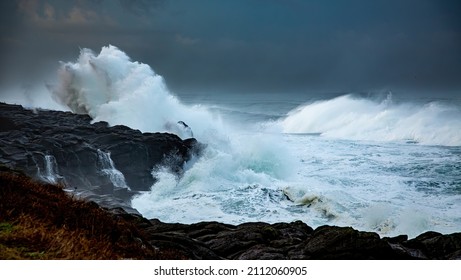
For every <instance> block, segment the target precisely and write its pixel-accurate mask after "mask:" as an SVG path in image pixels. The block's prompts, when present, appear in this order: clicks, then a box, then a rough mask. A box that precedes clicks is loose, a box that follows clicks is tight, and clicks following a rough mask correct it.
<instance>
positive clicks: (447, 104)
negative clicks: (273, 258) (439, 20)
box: [49, 46, 461, 237]
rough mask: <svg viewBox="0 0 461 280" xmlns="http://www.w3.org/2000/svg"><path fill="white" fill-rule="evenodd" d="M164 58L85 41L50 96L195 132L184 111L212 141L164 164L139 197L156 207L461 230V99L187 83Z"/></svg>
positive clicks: (233, 216)
mask: <svg viewBox="0 0 461 280" xmlns="http://www.w3.org/2000/svg"><path fill="white" fill-rule="evenodd" d="M153 67H155V66H153ZM153 67H150V66H149V65H146V64H143V63H140V62H134V61H131V60H130V58H129V57H128V55H127V54H125V53H124V52H123V51H121V50H119V49H117V48H116V47H114V46H108V47H104V48H102V50H101V52H100V53H95V52H93V51H90V50H88V49H83V50H82V51H81V53H80V56H79V58H78V59H77V60H76V61H75V62H68V63H62V65H61V67H60V68H59V70H58V75H57V82H56V83H55V84H53V85H50V86H49V93H50V96H51V98H50V100H55V102H56V103H57V104H59V106H65V107H66V108H69V109H70V110H72V111H74V112H76V113H87V114H89V115H90V116H91V117H92V118H93V120H94V121H100V120H104V121H107V122H109V124H111V125H116V124H124V125H127V126H130V127H132V128H135V129H140V130H141V131H143V132H148V131H149V132H153V131H165V132H172V133H176V134H178V135H179V136H180V137H183V138H185V137H188V135H189V134H188V133H186V132H185V131H183V130H182V127H180V126H177V125H176V124H177V122H178V121H184V122H185V123H187V124H188V125H189V127H190V128H191V129H192V132H193V135H194V137H195V138H197V139H198V140H199V141H200V142H202V143H205V144H207V148H206V149H205V150H204V152H203V155H201V156H200V157H198V158H194V159H193V160H191V161H190V162H186V163H184V169H185V172H184V174H182V175H181V176H178V175H175V174H171V173H169V172H168V170H167V169H166V168H162V167H155V168H153V169H152V175H153V176H155V177H156V178H158V179H159V180H158V182H157V183H155V184H154V185H153V186H152V187H151V189H150V190H146V191H143V192H140V193H139V194H138V195H136V196H135V197H134V198H133V200H132V202H131V204H132V206H133V207H134V208H135V209H137V210H138V211H139V212H141V213H142V214H143V215H144V216H146V217H148V218H159V219H160V220H162V221H165V222H181V223H194V222H199V221H211V220H213V221H220V222H226V223H232V224H237V223H243V222H249V221H265V222H281V221H283V222H291V221H295V220H302V221H304V222H306V223H307V224H308V225H310V226H312V227H317V226H320V225H324V224H329V225H340V226H353V227H354V228H356V229H359V230H368V231H375V232H378V233H379V234H380V235H381V236H394V235H397V234H408V235H409V236H410V237H414V236H416V235H418V234H420V233H422V232H425V231H428V230H433V231H439V232H442V233H451V232H459V231H461V215H460V213H461V104H460V100H456V99H449V100H447V99H443V100H442V99H437V98H432V99H430V98H426V99H418V98H408V97H407V98H405V99H404V98H400V97H399V96H397V95H396V94H394V95H393V94H392V93H385V94H379V95H375V94H354V93H343V94H328V95H325V94H320V93H319V94H317V95H316V94H310V95H308V96H306V95H303V94H302V93H298V94H287V93H276V94H275V93H273V94H245V93H242V92H231V93H226V94H223V93H219V92H216V93H213V92H207V93H194V94H186V93H183V94H182V95H178V94H175V93H172V92H170V91H169V90H168V87H167V82H165V80H164V78H163V77H161V76H159V75H157V74H156V73H155V72H154V70H153ZM165 79H166V80H168V77H165ZM50 107H52V108H55V107H56V104H54V105H53V104H50ZM127 187H130V186H127Z"/></svg>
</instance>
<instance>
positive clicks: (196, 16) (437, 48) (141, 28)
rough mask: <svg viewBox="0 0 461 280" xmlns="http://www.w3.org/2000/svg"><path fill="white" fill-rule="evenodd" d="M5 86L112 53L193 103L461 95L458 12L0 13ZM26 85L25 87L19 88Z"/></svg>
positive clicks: (324, 4) (226, 8) (338, 8)
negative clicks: (207, 97) (248, 97)
mask: <svg viewBox="0 0 461 280" xmlns="http://www.w3.org/2000/svg"><path fill="white" fill-rule="evenodd" d="M0 5H1V6H0V8H1V12H0V13H2V16H1V17H0V21H1V23H2V24H1V27H0V32H1V34H0V35H1V42H2V52H1V53H2V54H1V55H2V57H1V58H2V61H5V63H2V66H1V67H2V68H1V73H2V78H0V82H1V83H6V82H11V81H13V80H14V81H16V80H18V79H19V80H21V79H24V77H25V76H27V79H29V80H34V79H36V80H39V81H40V80H43V79H47V78H44V76H46V75H53V73H54V72H53V71H54V68H55V67H57V62H58V61H59V60H75V59H76V58H77V56H78V48H79V47H88V48H92V49H94V50H95V51H99V50H100V48H101V47H102V46H104V45H108V44H113V45H116V46H118V47H120V48H121V49H122V50H124V51H126V52H127V54H128V55H129V56H130V57H131V58H132V59H133V60H138V61H141V62H144V63H148V64H149V65H151V66H152V68H153V69H154V70H155V71H156V72H158V73H159V74H161V75H163V76H164V77H165V79H166V82H167V84H168V86H169V87H170V88H172V89H173V90H174V91H178V92H188V91H203V90H212V91H233V90H241V91H259V92H264V91H274V92H285V91H309V90H319V91H343V92H344V91H355V90H357V91H364V90H373V89H414V90H418V89H431V90H432V89H434V90H461V52H460V51H459V50H461V21H460V17H459V14H461V4H459V1H435V0H434V1H431V0H418V1H416V0H405V1H394V0H389V1H359V0H352V1H339V0H336V1H298V0H290V1H260V0H251V1H206V0H203V1H187V0H176V1H166V0H158V1H135V0H120V1H104V0H98V1H90V0H80V1H52V0H47V1H44V0H43V1H42V0H18V1H14V2H11V1H1V4H0ZM18 77H19V78H18Z"/></svg>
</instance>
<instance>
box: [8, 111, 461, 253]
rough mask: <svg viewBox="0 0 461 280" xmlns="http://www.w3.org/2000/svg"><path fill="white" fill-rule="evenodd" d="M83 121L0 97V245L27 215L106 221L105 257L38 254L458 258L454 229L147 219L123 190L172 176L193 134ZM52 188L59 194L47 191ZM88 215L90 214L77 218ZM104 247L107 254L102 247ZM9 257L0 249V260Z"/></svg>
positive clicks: (192, 150) (83, 230) (37, 219)
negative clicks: (160, 171)
mask: <svg viewBox="0 0 461 280" xmlns="http://www.w3.org/2000/svg"><path fill="white" fill-rule="evenodd" d="M90 121H91V120H90V118H89V117H88V116H86V115H75V114H72V113H68V112H55V111H46V110H38V111H31V110H26V109H24V108H22V107H21V106H17V105H8V104H4V103H1V104H0V171H1V172H0V175H1V176H0V177H1V179H2V180H1V185H0V194H2V196H1V197H0V207H1V210H2V213H8V215H2V217H0V225H1V226H0V249H2V248H8V250H13V249H11V248H12V247H11V246H13V247H14V248H22V247H21V244H20V243H21V242H28V241H27V238H26V239H24V240H22V241H21V242H19V241H17V240H16V239H15V238H14V237H12V236H11V235H12V234H8V233H11V232H12V229H13V228H15V227H18V228H22V227H19V226H18V225H20V224H21V223H20V222H18V221H17V219H19V218H20V217H24V215H26V216H27V215H29V216H30V217H31V218H30V220H31V221H33V222H32V223H37V224H35V226H37V227H38V226H39V225H43V224H45V225H46V228H47V229H48V228H51V227H52V228H54V229H57V230H61V229H68V228H71V229H72V230H78V232H79V234H81V235H79V236H82V238H81V239H85V238H88V239H89V240H93V239H94V237H95V227H96V228H98V227H99V226H100V224H101V222H100V220H101V219H102V220H105V221H107V222H106V224H107V226H105V227H103V228H101V230H100V232H99V233H98V234H101V237H98V238H96V239H95V240H93V241H94V242H96V243H97V242H102V241H101V240H106V239H107V240H106V241H107V244H106V243H104V244H106V245H105V246H106V247H104V248H106V249H107V252H108V253H107V254H106V255H100V256H99V255H97V254H96V255H94V254H88V255H85V251H83V252H82V253H80V254H77V255H72V254H71V253H70V254H69V255H62V254H61V255H59V254H57V255H53V254H50V255H47V254H46V252H47V251H46V250H51V249H50V248H54V247H50V246H46V244H45V245H43V244H42V245H40V246H43V248H45V249H42V248H41V247H40V246H39V247H40V248H41V249H40V250H42V251H40V252H45V253H44V254H43V255H40V256H42V257H40V258H43V259H49V258H51V259H54V258H65V259H69V258H74V259H95V258H98V259H99V258H103V259H119V258H133V259H159V258H160V259H360V260H362V259H461V233H453V234H445V235H444V234H441V233H437V232H426V233H423V234H421V235H419V236H417V237H416V238H413V239H408V237H407V236H406V235H401V236H396V237H392V238H381V237H380V236H379V235H378V234H377V233H373V232H363V231H358V230H355V229H353V228H351V227H336V226H321V227H318V228H316V229H313V228H311V227H309V226H308V225H306V224H305V223H303V222H301V221H294V222H291V223H275V224H268V223H262V222H258V223H245V224H241V225H229V224H223V223H219V222H212V221H210V222H201V223H196V224H190V225H186V224H179V223H164V222H161V221H159V220H157V219H151V220H148V219H146V218H144V217H142V216H141V215H140V214H139V213H137V212H136V211H135V210H134V209H132V208H131V207H130V206H129V203H128V202H129V201H130V199H131V197H132V195H134V194H135V193H136V192H137V191H139V190H144V189H147V188H148V187H150V186H151V185H152V183H153V182H154V180H155V179H154V178H152V176H151V174H150V173H151V172H150V171H151V169H152V167H153V166H156V165H159V166H160V165H162V166H167V167H168V168H171V170H173V171H174V172H176V173H177V174H178V176H180V174H181V172H182V166H183V163H184V162H187V161H188V160H190V159H191V157H193V156H197V155H198V154H199V153H200V149H201V148H202V146H201V144H199V143H198V142H197V141H196V140H195V139H193V138H191V139H186V140H181V139H180V138H179V137H177V136H176V135H173V134H165V133H141V132H140V131H136V130H132V129H130V128H128V127H125V126H114V127H109V126H108V124H107V123H104V122H99V123H94V124H90ZM102 153H103V154H102ZM103 155H106V156H107V157H108V158H110V160H109V159H107V158H105V157H104V156H103ZM134 159H136V160H134ZM104 160H105V161H104ZM110 161H112V165H113V167H115V166H116V167H117V168H116V169H117V170H120V171H121V172H122V174H123V175H124V178H123V179H124V180H125V181H124V183H125V185H123V182H122V183H120V181H117V180H116V179H117V178H114V177H111V176H110V174H108V173H107V172H106V173H104V172H101V170H106V169H108V168H109V167H104V166H103V164H105V163H106V164H107V163H110ZM114 169H115V168H114ZM17 170H19V171H17ZM112 175H113V174H112ZM118 179H120V178H118ZM37 180H39V181H41V183H40V182H37ZM57 185H59V186H61V187H56V186H57ZM43 186H48V187H43ZM50 186H54V187H50ZM135 186H136V187H135ZM56 188H57V189H56ZM36 189H41V190H42V191H41V192H40V193H38V192H36ZM48 189H53V190H54V191H53V194H52V195H50V196H48V194H46V193H47V191H46V190H48ZM43 190H45V191H43ZM43 192H45V194H44V193H43ZM56 193H62V194H65V195H62V194H59V198H56ZM69 194H71V195H69ZM73 196H76V197H78V199H79V200H82V199H83V200H84V201H82V202H81V203H83V205H81V204H79V203H80V202H79V203H77V204H78V207H76V208H75V209H74V208H71V207H70V206H69V207H67V205H73V204H75V202H73V201H74V199H75V198H74V197H73ZM18 198H21V200H24V201H25V202H24V205H23V207H21V206H20V204H19V203H16V202H15V201H16V200H17V199H18ZM53 199H54V200H56V199H57V200H59V201H60V202H62V203H61V204H62V206H61V207H65V208H64V209H65V210H63V211H66V212H64V213H66V216H60V215H59V212H60V211H59V210H57V209H56V207H57V206H56V205H55V204H54V203H55V202H56V201H53ZM67 199H70V200H69V201H67ZM90 201H93V202H90ZM94 202H96V203H94ZM56 203H58V202H56ZM30 204H33V205H32V206H30V207H29V206H25V205H30ZM41 204H43V205H45V206H46V207H45V206H43V205H41ZM34 207H39V208H37V209H54V210H52V211H51V210H50V214H47V213H46V211H43V210H42V211H41V212H45V213H39V214H40V215H39V214H37V213H36V212H40V211H38V210H36V209H35V208H34ZM40 207H42V208H40ZM53 207H54V208H53ZM82 207H83V208H82ZM81 209H91V211H93V212H88V213H90V214H88V213H87V212H82V210H81ZM85 211H89V210H85ZM54 212H58V213H54ZM95 213H97V214H95ZM37 215H39V216H37ZM62 215H64V214H62ZM92 215H93V216H95V218H94V219H91V221H87V220H88V217H89V216H90V217H92ZM67 216H71V217H73V218H72V219H71V218H69V217H67ZM73 219H74V220H73ZM98 219H99V220H98ZM110 221H116V222H110ZM69 224H70V225H72V226H69ZM18 230H19V229H18ZM45 232H47V230H45ZM114 232H116V233H117V234H114ZM70 235H71V236H72V235H75V232H74V231H73V232H72V233H70ZM5 236H6V237H5ZM2 238H3V239H2ZM11 240H13V241H14V240H16V241H15V242H19V243H15V242H12V241H11ZM72 240H73V241H69V242H70V243H72V242H77V243H78V242H80V241H79V239H72ZM85 240H86V239H85ZM93 241H91V242H93ZM106 241H105V242H106ZM2 242H3V243H2ZM50 242H51V241H50ZM88 242H90V241H88ZM12 244H13V245H12ZM66 244H67V243H66ZM16 245H17V246H18V247H15V246H16ZM37 246H38V245H37ZM58 247H59V246H58ZM87 247H91V246H87ZM34 248H35V247H34ZM85 248H86V247H85ZM111 248H112V249H113V248H116V249H117V250H116V252H114V253H111V252H109V251H110V249H111ZM5 250H6V249H5ZM60 250H61V249H60ZM0 251H1V250H0ZM13 251H14V250H13ZM5 252H6V251H5ZM34 252H35V251H34ZM9 256H11V255H2V254H0V257H1V258H10V257H9ZM13 256H17V257H18V258H28V256H29V255H27V254H26V255H24V254H20V253H18V254H14V255H13ZM34 256H36V255H34ZM11 258H13V257H11ZM31 258H32V257H31Z"/></svg>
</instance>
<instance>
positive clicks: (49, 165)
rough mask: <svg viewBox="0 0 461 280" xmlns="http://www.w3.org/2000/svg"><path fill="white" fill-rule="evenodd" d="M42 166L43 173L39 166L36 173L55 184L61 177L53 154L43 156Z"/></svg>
mask: <svg viewBox="0 0 461 280" xmlns="http://www.w3.org/2000/svg"><path fill="white" fill-rule="evenodd" d="M44 167H45V170H44V172H43V173H42V172H41V171H40V168H38V174H39V176H40V178H42V179H43V180H45V181H47V182H49V183H52V184H56V183H58V182H59V181H60V180H62V179H63V177H62V176H60V175H59V174H58V164H57V163H56V158H55V157H54V156H52V155H45V156H44Z"/></svg>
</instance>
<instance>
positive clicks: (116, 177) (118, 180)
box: [98, 149, 131, 190]
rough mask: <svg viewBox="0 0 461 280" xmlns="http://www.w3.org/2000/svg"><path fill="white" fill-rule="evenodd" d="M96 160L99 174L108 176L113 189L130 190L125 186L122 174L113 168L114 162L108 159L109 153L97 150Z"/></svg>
mask: <svg viewBox="0 0 461 280" xmlns="http://www.w3.org/2000/svg"><path fill="white" fill-rule="evenodd" d="M98 159H99V162H100V164H101V172H102V173H103V174H104V175H107V176H109V179H110V181H111V182H112V184H114V186H115V187H117V188H124V189H128V190H131V189H130V187H129V186H128V185H127V184H126V181H125V176H123V173H122V172H120V171H119V170H118V169H116V168H115V165H114V162H113V161H112V159H111V158H110V152H107V153H106V152H103V151H101V150H100V149H98Z"/></svg>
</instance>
